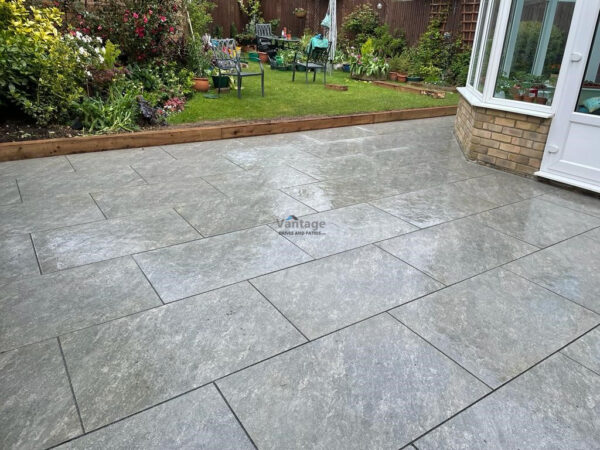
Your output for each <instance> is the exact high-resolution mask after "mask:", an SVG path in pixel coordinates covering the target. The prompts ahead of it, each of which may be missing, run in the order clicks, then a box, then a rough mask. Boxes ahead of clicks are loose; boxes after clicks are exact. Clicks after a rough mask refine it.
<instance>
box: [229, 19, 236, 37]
mask: <svg viewBox="0 0 600 450" xmlns="http://www.w3.org/2000/svg"><path fill="white" fill-rule="evenodd" d="M237 35H238V28H237V26H236V25H235V23H233V22H231V25H229V36H230V37H232V38H235V37H236V36H237Z"/></svg>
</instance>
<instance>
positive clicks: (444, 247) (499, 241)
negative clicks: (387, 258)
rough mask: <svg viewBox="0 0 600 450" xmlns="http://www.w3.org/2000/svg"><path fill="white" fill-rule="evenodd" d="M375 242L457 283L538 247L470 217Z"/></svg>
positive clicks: (430, 272)
mask: <svg viewBox="0 0 600 450" xmlns="http://www.w3.org/2000/svg"><path fill="white" fill-rule="evenodd" d="M378 245H379V246H380V247H381V248H383V249H384V250H387V251H388V252H390V253H392V254H393V255H395V256H397V257H398V258H400V259H401V260H403V261H406V262H407V263H409V264H410V265H412V266H414V267H416V268H417V269H420V270H422V271H423V272H425V273H426V274H428V275H431V276H432V277H433V278H435V279H436V280H438V281H441V282H442V283H444V284H451V283H456V282H457V281H461V280H464V279H466V278H469V277H472V276H473V275H477V274H479V273H481V272H485V271H486V270H489V269H493V268H494V267H497V266H499V265H501V264H504V263H507V262H510V261H513V260H515V259H517V258H520V257H521V256H524V255H527V254H528V253H531V252H533V251H535V250H537V248H536V247H534V246H532V245H529V244H526V243H525V242H521V241H519V240H517V239H513V238H511V237H510V236H506V235H504V234H502V233H499V232H497V231H495V230H492V229H491V228H487V227H484V226H481V225H479V224H478V223H477V222H474V221H473V220H472V219H470V218H466V219H459V220H456V221H454V222H450V223H445V224H442V225H438V226H435V227H432V228H427V229H424V230H420V231H417V232H414V233H410V234H408V235H406V236H399V237H397V238H395V239H390V240H388V241H385V242H382V243H380V244H378Z"/></svg>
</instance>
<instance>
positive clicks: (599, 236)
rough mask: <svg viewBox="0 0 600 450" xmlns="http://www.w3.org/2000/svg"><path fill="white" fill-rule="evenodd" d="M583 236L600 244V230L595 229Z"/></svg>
mask: <svg viewBox="0 0 600 450" xmlns="http://www.w3.org/2000/svg"><path fill="white" fill-rule="evenodd" d="M583 236H585V237H587V238H590V239H594V240H595V241H598V242H600V228H596V229H594V230H591V231H588V232H587V233H583Z"/></svg>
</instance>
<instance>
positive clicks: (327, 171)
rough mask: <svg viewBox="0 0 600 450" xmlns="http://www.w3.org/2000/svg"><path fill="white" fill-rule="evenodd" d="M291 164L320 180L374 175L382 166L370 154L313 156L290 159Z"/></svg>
mask: <svg viewBox="0 0 600 450" xmlns="http://www.w3.org/2000/svg"><path fill="white" fill-rule="evenodd" d="M289 164H290V165H291V166H292V167H294V168H296V169H298V170H300V171H302V172H303V173H306V174H308V175H310V176H311V177H314V178H317V179H318V180H330V179H333V178H342V177H358V176H364V175H373V174H376V173H377V171H378V169H380V168H381V167H380V165H379V164H377V162H376V161H375V160H374V159H373V157H372V156H370V155H352V156H341V157H338V158H327V159H319V158H313V159H308V160H299V161H290V162H289Z"/></svg>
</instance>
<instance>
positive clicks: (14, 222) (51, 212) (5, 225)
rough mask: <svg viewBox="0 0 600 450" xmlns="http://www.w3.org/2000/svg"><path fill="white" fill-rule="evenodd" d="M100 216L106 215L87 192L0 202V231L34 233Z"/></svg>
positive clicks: (97, 218) (0, 232)
mask: <svg viewBox="0 0 600 450" xmlns="http://www.w3.org/2000/svg"><path fill="white" fill-rule="evenodd" d="M98 220H104V216H103V215H102V212H101V211H100V210H99V209H98V207H97V206H96V204H95V203H94V200H93V199H92V197H90V196H89V195H87V194H85V195H80V196H73V197H62V198H43V199H38V200H34V201H27V202H25V203H18V204H14V205H7V206H0V234H3V233H31V232H33V231H40V230H49V229H52V228H58V227H64V226H69V225H75V224H78V223H88V222H94V221H98Z"/></svg>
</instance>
